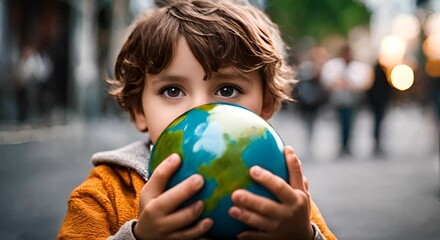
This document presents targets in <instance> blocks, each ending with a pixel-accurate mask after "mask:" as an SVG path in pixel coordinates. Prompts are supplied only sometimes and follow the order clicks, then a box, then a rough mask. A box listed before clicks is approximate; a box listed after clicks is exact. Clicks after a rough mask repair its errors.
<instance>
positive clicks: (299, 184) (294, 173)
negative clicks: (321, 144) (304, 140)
mask: <svg viewBox="0 0 440 240" xmlns="http://www.w3.org/2000/svg"><path fill="white" fill-rule="evenodd" d="M284 156H285V158H286V164H287V171H288V172H289V183H290V186H292V187H293V188H295V189H300V190H303V191H305V190H306V188H305V185H304V181H303V173H302V168H301V161H299V159H298V157H297V156H296V154H295V150H293V148H292V147H291V146H286V147H285V148H284Z"/></svg>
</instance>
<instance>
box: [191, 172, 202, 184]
mask: <svg viewBox="0 0 440 240" xmlns="http://www.w3.org/2000/svg"><path fill="white" fill-rule="evenodd" d="M191 183H192V184H193V185H194V186H200V185H201V184H202V183H203V177H202V176H200V175H198V174H195V175H193V176H192V177H191Z"/></svg>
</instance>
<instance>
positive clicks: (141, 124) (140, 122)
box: [133, 109, 148, 132]
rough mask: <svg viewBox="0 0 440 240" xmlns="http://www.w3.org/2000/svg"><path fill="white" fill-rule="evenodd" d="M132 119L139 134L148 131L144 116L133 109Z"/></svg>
mask: <svg viewBox="0 0 440 240" xmlns="http://www.w3.org/2000/svg"><path fill="white" fill-rule="evenodd" d="M133 117H134V123H135V125H136V128H137V129H138V130H139V131H141V132H146V131H147V130H148V122H147V118H146V117H145V114H144V113H143V112H139V110H137V109H133Z"/></svg>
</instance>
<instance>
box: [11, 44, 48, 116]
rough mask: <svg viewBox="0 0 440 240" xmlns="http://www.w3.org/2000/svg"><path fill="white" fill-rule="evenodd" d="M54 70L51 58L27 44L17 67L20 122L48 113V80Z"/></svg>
mask: <svg viewBox="0 0 440 240" xmlns="http://www.w3.org/2000/svg"><path fill="white" fill-rule="evenodd" d="M51 72H52V62H51V60H50V59H49V58H48V57H47V56H46V55H43V54H41V53H39V52H38V51H37V50H35V49H34V48H33V47H32V46H30V45H25V46H24V47H23V48H22V50H21V56H20V59H19V62H18V64H17V68H16V76H17V82H16V97H17V105H18V122H20V123H23V122H26V121H27V120H28V119H29V118H30V117H31V118H32V117H43V116H44V115H45V114H47V109H46V106H47V94H46V92H47V81H48V78H49V75H50V74H51Z"/></svg>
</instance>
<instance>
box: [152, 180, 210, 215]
mask: <svg viewBox="0 0 440 240" xmlns="http://www.w3.org/2000/svg"><path fill="white" fill-rule="evenodd" d="M202 187H203V177H202V175H200V174H194V175H192V176H190V177H189V178H187V179H185V180H183V181H182V182H181V183H179V184H177V185H176V186H174V187H172V188H170V189H168V190H167V191H165V192H164V193H162V194H161V195H160V196H159V197H157V198H156V201H155V203H154V207H155V208H159V209H161V210H162V211H163V212H165V213H171V212H174V211H175V210H176V209H177V208H178V207H179V206H180V205H181V204H182V203H183V202H184V201H185V200H188V199H189V198H190V197H192V196H193V195H194V194H196V193H197V192H198V191H199V190H200V189H201V188H202Z"/></svg>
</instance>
